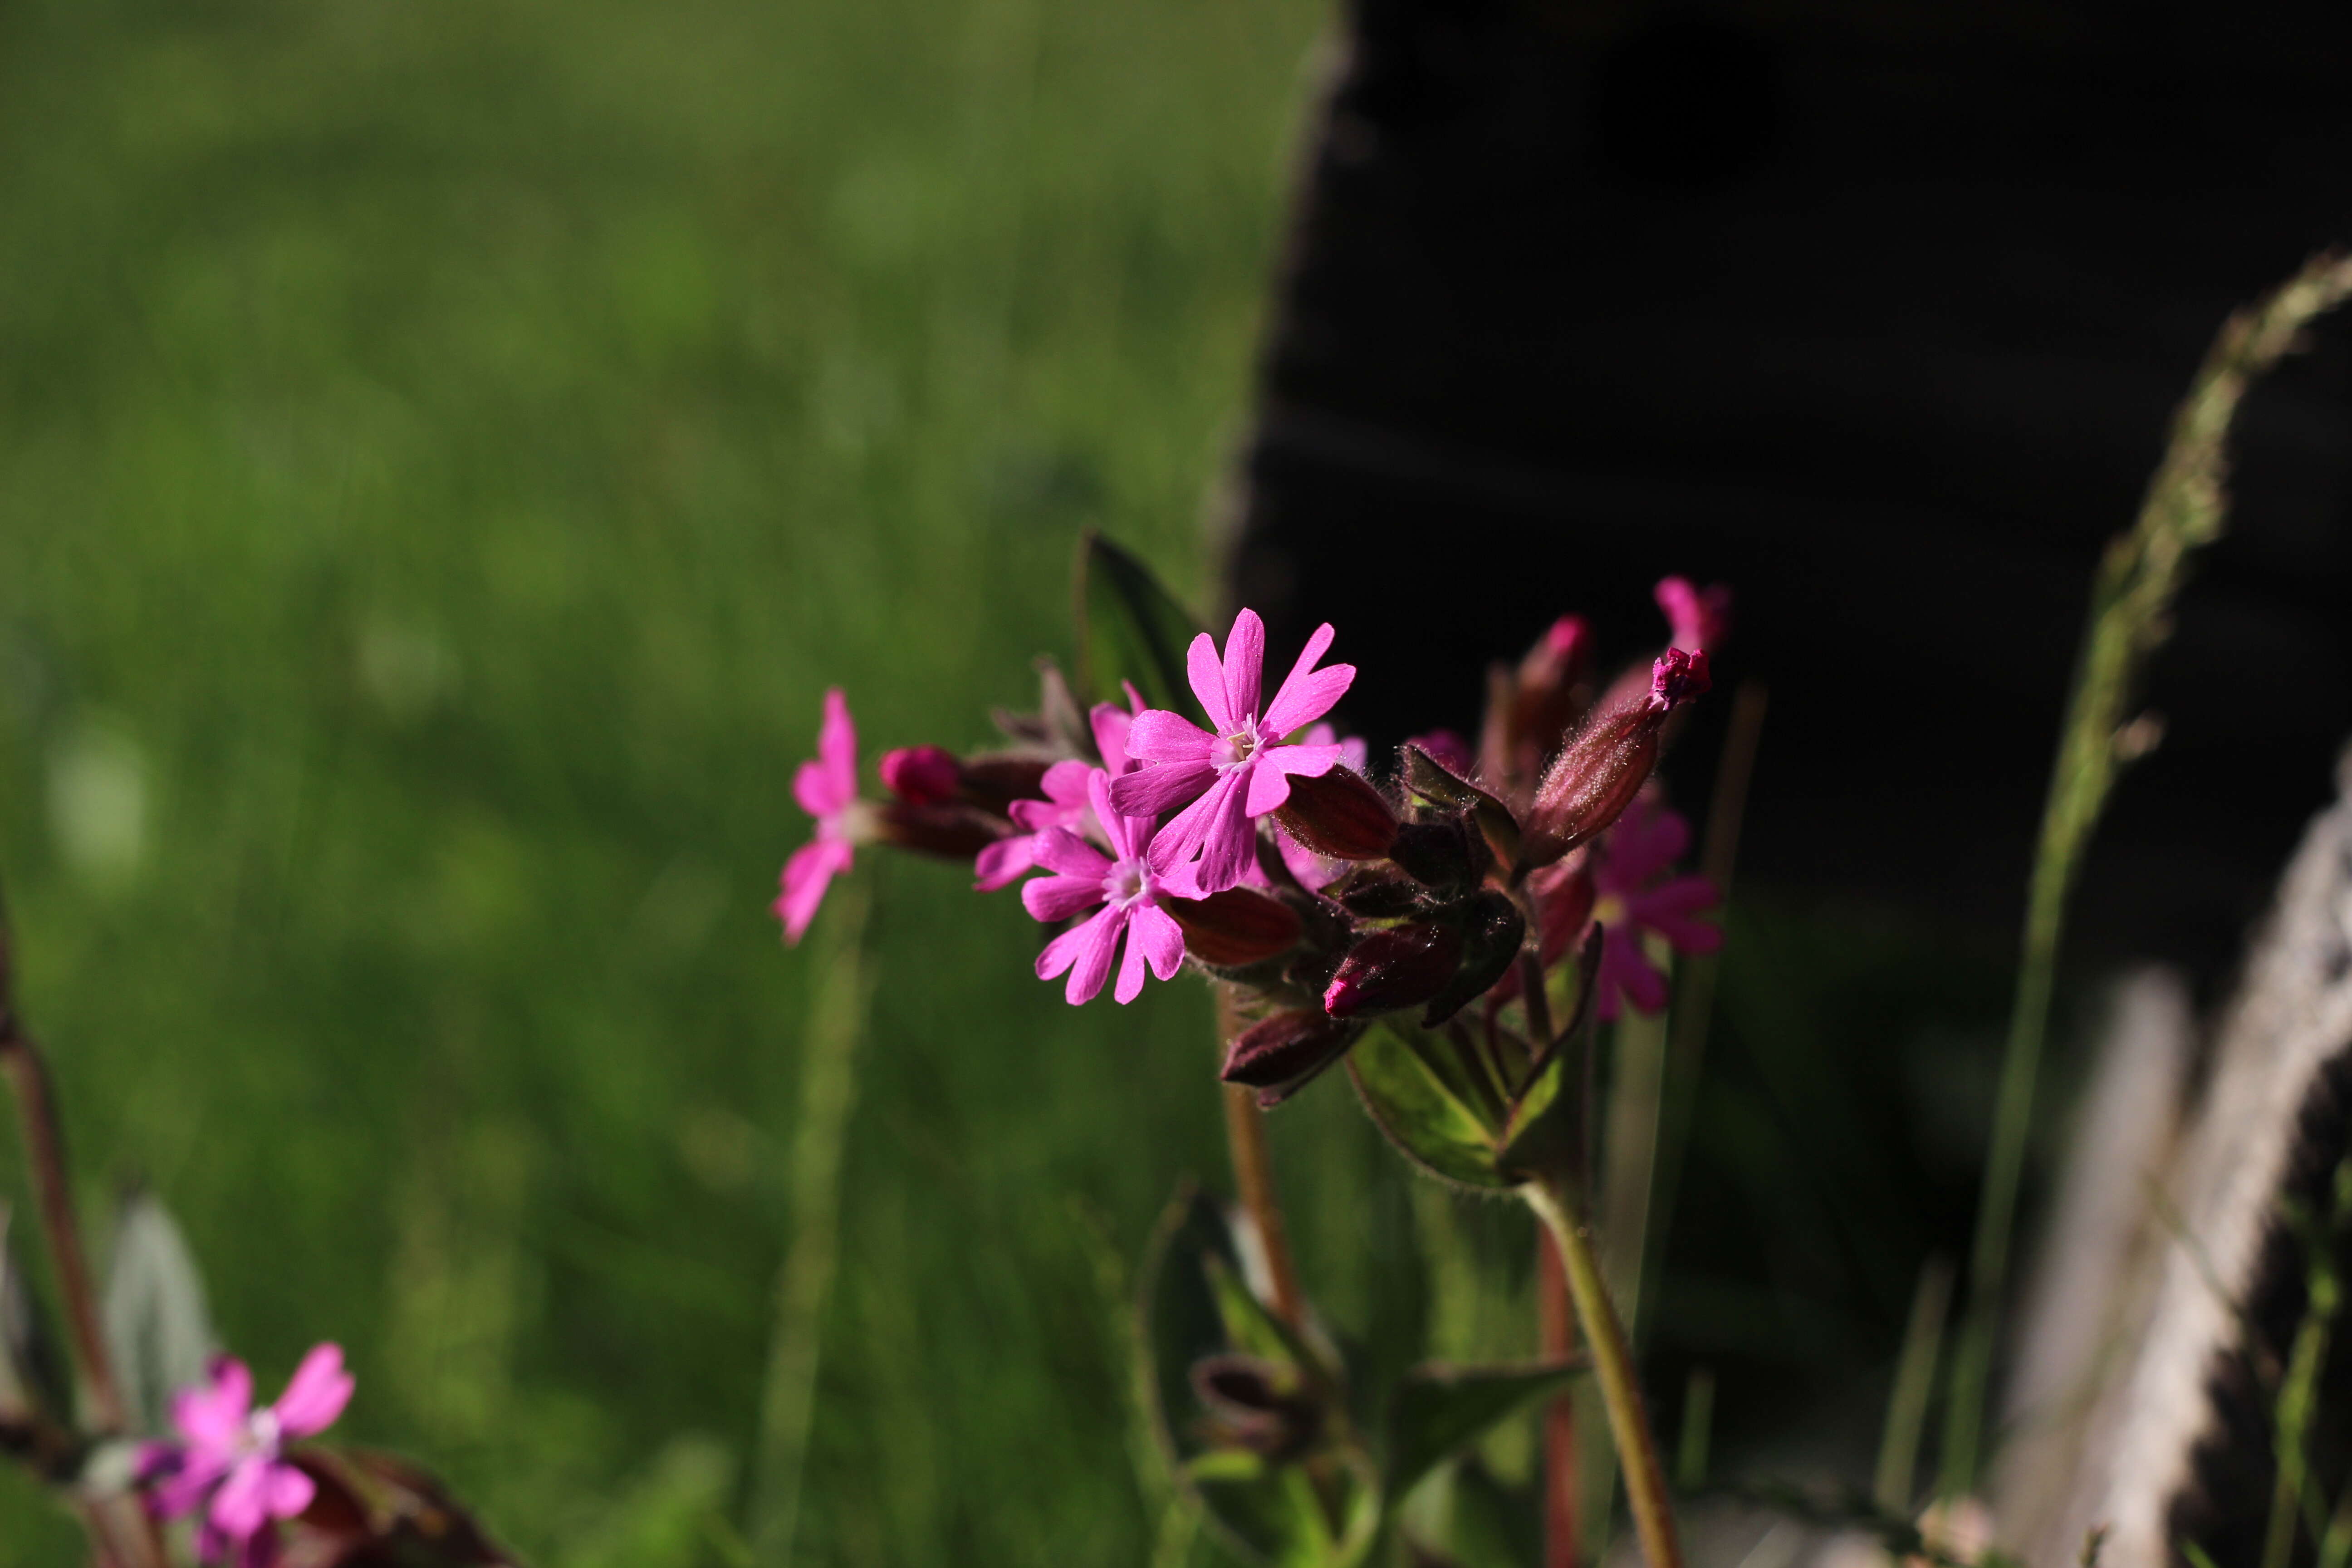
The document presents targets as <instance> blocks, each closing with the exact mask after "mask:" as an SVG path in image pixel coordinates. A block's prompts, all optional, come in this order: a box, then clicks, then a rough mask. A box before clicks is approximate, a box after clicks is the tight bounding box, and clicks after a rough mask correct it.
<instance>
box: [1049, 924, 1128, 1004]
mask: <svg viewBox="0 0 2352 1568" xmlns="http://www.w3.org/2000/svg"><path fill="white" fill-rule="evenodd" d="M1126 924H1127V916H1126V914H1125V912H1124V911H1123V910H1103V911H1102V912H1101V913H1099V914H1097V915H1096V916H1095V918H1094V919H1092V920H1090V921H1087V923H1086V924H1084V925H1082V926H1073V927H1071V928H1070V929H1069V930H1068V931H1064V932H1063V933H1062V934H1061V935H1059V936H1057V937H1055V939H1054V940H1053V941H1051V942H1047V943H1046V944H1045V952H1041V953H1039V954H1038V955H1037V978H1038V979H1040V980H1051V979H1053V978H1054V976H1055V975H1056V974H1059V973H1062V971H1064V970H1068V971H1069V972H1070V979H1069V984H1067V985H1066V986H1065V987H1063V991H1062V994H1063V996H1064V998H1065V999H1066V1000H1067V1001H1068V1003H1069V1004H1070V1005H1071V1006H1073V1007H1078V1006H1083V1005H1086V1004H1087V1003H1088V1002H1091V1001H1093V1000H1094V999H1095V996H1096V994H1097V993H1099V992H1100V991H1101V990H1102V988H1103V981H1104V980H1105V979H1106V978H1108V975H1109V974H1110V961H1111V958H1112V956H1113V954H1115V953H1116V952H1118V933H1119V931H1120V930H1121V929H1122V928H1123V927H1124V926H1125V925H1126Z"/></svg>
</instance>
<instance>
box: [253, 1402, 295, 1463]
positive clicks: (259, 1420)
mask: <svg viewBox="0 0 2352 1568" xmlns="http://www.w3.org/2000/svg"><path fill="white" fill-rule="evenodd" d="M284 1437H285V1433H284V1432H283V1431H282V1430H281V1429H280V1427H279V1426H278V1412H277V1411H275V1410H272V1409H270V1408H269V1407H268V1405H264V1406H263V1407H262V1408H260V1409H259V1410H257V1411H255V1412H254V1413H253V1414H252V1415H250V1416H248V1417H247V1419H246V1423H245V1440H246V1443H247V1446H248V1447H250V1448H252V1449H253V1451H255V1452H256V1453H257V1454H259V1455H260V1456H261V1457H262V1458H265V1459H274V1458H278V1447H279V1446H280V1445H281V1443H282V1442H283V1440H284Z"/></svg>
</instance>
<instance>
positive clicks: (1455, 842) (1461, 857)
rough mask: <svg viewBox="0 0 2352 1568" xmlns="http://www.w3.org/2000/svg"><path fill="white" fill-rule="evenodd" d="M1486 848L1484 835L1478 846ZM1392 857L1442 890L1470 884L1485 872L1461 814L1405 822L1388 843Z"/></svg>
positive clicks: (1421, 880) (1417, 878) (1407, 871)
mask: <svg viewBox="0 0 2352 1568" xmlns="http://www.w3.org/2000/svg"><path fill="white" fill-rule="evenodd" d="M1485 847H1486V841H1485V840H1484V839H1483V838H1482V839H1480V840H1479V848H1480V849H1481V850H1483V849H1484V848H1485ZM1389 858H1390V859H1391V860H1393V861H1395V862H1396V863H1397V865H1398V867H1399V868H1402V870H1403V872H1404V874H1405V875H1406V876H1408V877H1411V878H1412V879H1413V880H1414V881H1416V882H1419V883H1420V884H1421V885H1422V886H1423V887H1424V888H1435V889H1440V890H1441V891H1442V890H1445V889H1462V888H1467V887H1471V886H1473V885H1474V884H1475V883H1476V882H1477V880H1478V879H1479V878H1480V877H1481V876H1482V875H1484V874H1485V873H1484V869H1483V868H1482V867H1481V865H1480V864H1479V862H1478V860H1477V859H1476V858H1475V857H1474V856H1473V854H1472V850H1471V845H1470V834H1469V830H1468V829H1467V828H1466V827H1465V826H1464V823H1463V819H1462V818H1460V817H1458V816H1448V817H1441V818H1439V819H1438V820H1437V821H1435V822H1408V823H1406V824H1405V825H1404V826H1402V827H1400V828H1398V829H1397V836H1396V841H1395V842H1394V843H1392V844H1391V845H1390V846H1389Z"/></svg>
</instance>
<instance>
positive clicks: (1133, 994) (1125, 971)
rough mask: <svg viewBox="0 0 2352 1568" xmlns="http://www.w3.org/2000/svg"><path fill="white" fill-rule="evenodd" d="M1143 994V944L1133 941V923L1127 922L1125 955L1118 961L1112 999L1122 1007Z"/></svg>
mask: <svg viewBox="0 0 2352 1568" xmlns="http://www.w3.org/2000/svg"><path fill="white" fill-rule="evenodd" d="M1142 994H1143V944H1142V943H1141V942H1138V941H1136V940H1135V926H1134V921H1132V919H1130V920H1129V922H1128V938H1127V954H1126V956H1125V957H1124V958H1122V959H1121V960H1120V961H1119V965H1118V985H1117V986H1116V987H1114V988H1113V990H1112V991H1111V995H1112V997H1113V998H1114V999H1115V1000H1116V1001H1117V1002H1118V1005H1120V1006H1122V1007H1124V1006H1126V1005H1128V1004H1129V1002H1132V1001H1134V1000H1135V999H1136V998H1137V997H1138V996H1140V995H1142Z"/></svg>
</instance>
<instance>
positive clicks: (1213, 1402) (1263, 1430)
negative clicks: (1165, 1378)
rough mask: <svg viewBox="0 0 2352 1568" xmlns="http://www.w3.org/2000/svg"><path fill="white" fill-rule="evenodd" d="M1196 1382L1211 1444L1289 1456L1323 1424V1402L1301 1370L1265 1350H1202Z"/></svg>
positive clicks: (1194, 1371) (1195, 1369)
mask: <svg viewBox="0 0 2352 1568" xmlns="http://www.w3.org/2000/svg"><path fill="white" fill-rule="evenodd" d="M1192 1393H1193V1394H1194V1396H1195V1397H1197V1398H1198V1399H1199V1400H1200V1402H1201V1408H1202V1410H1204V1411H1206V1412H1207V1414H1208V1422H1207V1426H1208V1428H1209V1430H1208V1432H1207V1434H1206V1435H1207V1436H1208V1438H1209V1441H1210V1443H1211V1444H1212V1446H1215V1447H1238V1448H1247V1449H1249V1450H1251V1451H1252V1452H1254V1453H1256V1454H1260V1455H1262V1456H1264V1457H1265V1458H1268V1459H1276V1460H1279V1459H1286V1458H1293V1457H1295V1456H1297V1455H1298V1454H1300V1453H1303V1452H1305V1451H1306V1450H1307V1448H1308V1447H1312V1446H1313V1444H1314V1442H1315V1438H1316V1436H1317V1434H1318V1432H1319V1431H1320V1430H1321V1428H1322V1425H1323V1420H1322V1411H1321V1408H1320V1406H1319V1405H1318V1403H1317V1401H1316V1400H1315V1399H1314V1398H1313V1396H1312V1395H1310V1394H1308V1393H1307V1390H1306V1388H1305V1386H1304V1385H1303V1384H1302V1381H1301V1379H1300V1378H1299V1376H1298V1373H1297V1371H1295V1370H1294V1369H1292V1368H1290V1367H1286V1366H1284V1365H1282V1364H1281V1363H1277V1362H1273V1361H1268V1360H1266V1359H1265V1357H1263V1356H1254V1355H1243V1354H1240V1353H1238V1352H1231V1351H1227V1352H1220V1353H1218V1354H1215V1355H1207V1356H1202V1358H1201V1359H1200V1360H1199V1361H1196V1362H1194V1363H1192Z"/></svg>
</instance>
